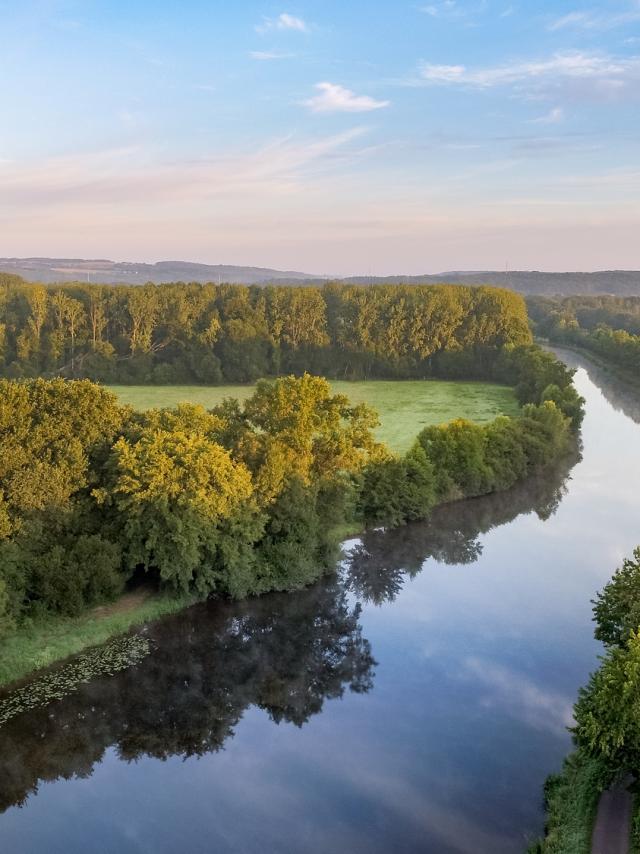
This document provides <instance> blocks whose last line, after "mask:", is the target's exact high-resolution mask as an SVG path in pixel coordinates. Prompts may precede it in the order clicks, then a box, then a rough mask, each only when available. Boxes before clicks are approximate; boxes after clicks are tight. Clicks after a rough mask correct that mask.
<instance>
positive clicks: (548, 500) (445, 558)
mask: <svg viewBox="0 0 640 854" xmlns="http://www.w3.org/2000/svg"><path fill="white" fill-rule="evenodd" d="M579 461H580V454H579V451H578V449H577V448H576V449H574V450H573V452H572V453H571V454H569V455H567V457H566V458H565V459H564V460H563V461H562V462H561V463H560V464H559V465H558V466H556V467H554V468H553V469H550V470H548V471H547V472H545V474H544V475H540V476H537V477H533V478H530V479H529V480H528V481H527V482H526V483H523V484H520V485H519V486H516V487H514V488H513V489H510V490H508V491H506V492H503V493H498V494H496V495H486V496H483V497H482V498H475V499H471V500H467V501H457V502H455V503H453V504H448V505H445V506H443V507H439V508H437V509H436V510H435V511H434V513H433V514H432V516H431V518H430V519H429V521H428V522H415V523H412V524H410V525H407V526H405V527H402V528H396V529H394V530H390V531H384V530H380V529H379V530H374V531H368V532H367V533H366V534H365V535H364V536H363V537H362V538H361V539H360V540H359V541H358V542H357V543H356V544H355V545H354V546H353V547H352V548H351V549H350V550H349V553H348V558H347V561H346V562H345V570H344V572H345V584H346V587H347V589H349V590H350V591H351V592H352V593H354V594H355V596H357V597H358V598H359V599H362V600H363V601H365V602H372V603H374V604H375V605H381V604H383V603H384V602H392V601H393V600H394V599H395V598H396V597H397V596H398V594H399V593H400V591H401V590H402V587H403V584H404V581H405V579H406V578H407V577H408V578H413V577H414V576H415V575H416V574H417V573H418V572H420V570H421V569H422V567H423V566H424V563H425V561H426V560H428V559H429V558H432V559H434V560H436V561H437V562H438V563H444V564H449V565H460V564H470V563H474V562H475V561H477V560H478V559H479V558H480V556H481V555H482V542H481V539H480V536H481V535H482V534H486V533H487V532H488V531H490V530H491V529H492V528H495V527H497V526H499V525H506V524H508V523H509V522H512V521H513V520H514V519H515V518H516V517H517V516H520V515H522V514H527V513H535V514H536V516H537V517H538V518H539V519H541V520H543V521H545V520H547V519H549V518H550V517H551V516H553V514H554V513H555V512H556V511H557V509H558V507H559V505H560V502H561V501H562V498H563V496H564V495H565V494H566V492H567V482H568V479H569V476H570V471H571V469H572V468H573V466H574V465H576V463H578V462H579Z"/></svg>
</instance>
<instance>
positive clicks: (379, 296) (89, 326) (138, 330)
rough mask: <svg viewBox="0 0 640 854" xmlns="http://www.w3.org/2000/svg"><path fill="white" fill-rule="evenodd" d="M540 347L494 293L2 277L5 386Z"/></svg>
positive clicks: (400, 366) (392, 364) (514, 308)
mask: <svg viewBox="0 0 640 854" xmlns="http://www.w3.org/2000/svg"><path fill="white" fill-rule="evenodd" d="M530 341H531V334H530V331H529V326H528V321H527V313H526V306H525V304H524V301H523V299H522V297H520V296H518V295H516V294H514V293H512V292H510V291H506V290H501V289H498V288H491V287H478V288H474V287H461V286H456V285H430V286H423V287H419V286H416V287H409V286H391V285H389V286H375V287H360V286H355V285H354V286H346V285H325V286H323V287H291V286H289V287H287V286H282V287H276V286H274V287H259V286H244V285H226V284H222V285H214V284H205V285H202V284H183V283H177V284H167V285H153V284H147V285H144V286H140V287H139V286H106V285H105V286H102V285H86V284H69V285H63V286H56V285H50V286H44V285H34V284H27V283H25V282H23V281H22V280H21V279H20V278H19V277H17V276H12V275H9V274H0V376H4V377H6V378H8V379H20V378H23V377H25V378H27V377H37V376H44V377H48V378H54V377H58V376H59V377H65V378H70V379H75V378H88V379H93V380H96V381H98V382H102V383H122V384H185V383H187V384H189V383H205V384H209V385H214V384H219V383H249V382H254V381H255V380H256V379H259V378H263V377H269V376H278V375H281V374H288V373H295V374H298V373H303V372H304V371H305V370H306V371H310V372H312V373H315V374H321V375H323V376H326V377H329V378H339V379H366V378H368V377H380V378H384V377H390V378H393V377H404V378H407V377H415V378H423V377H426V376H445V377H446V376H452V377H456V376H464V377H466V378H475V377H476V376H482V374H483V372H486V367H485V366H484V364H483V363H482V353H483V351H484V350H485V349H487V348H488V349H489V350H495V349H496V348H500V347H503V346H505V345H507V344H514V345H517V344H527V343H529V342H530Z"/></svg>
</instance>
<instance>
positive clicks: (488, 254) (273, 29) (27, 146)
mask: <svg viewBox="0 0 640 854" xmlns="http://www.w3.org/2000/svg"><path fill="white" fill-rule="evenodd" d="M530 5H531V4H524V3H522V2H511V1H510V0H418V2H402V3H396V2H394V3H391V2H387V3H381V2H378V3H363V2H360V0H355V2H352V3H349V4H341V3H338V2H335V0H327V2H324V3H319V2H306V3H305V2H296V3H294V4H288V3H282V4H280V3H277V4H274V3H271V2H252V1H250V2H245V3H242V4H241V5H240V6H236V7H235V8H232V6H231V4H227V3H222V2H210V1H209V2H200V0H195V2H186V3H184V4H181V5H180V6H178V5H177V4H175V3H172V2H167V0H158V2H155V3H153V4H152V3H150V2H148V1H147V0H140V2H138V3H135V4H128V3H125V2H123V0H110V2H107V0H92V2H88V3H87V2H81V0H49V2H46V3H42V2H32V0H25V2H23V3H21V4H20V6H19V8H18V4H15V3H12V2H1V0H0V12H1V13H2V19H3V25H4V44H5V49H4V51H3V55H2V57H1V58H0V73H1V76H2V81H3V84H4V85H3V87H2V89H1V90H0V91H1V93H2V94H1V99H0V103H1V104H2V114H3V119H4V121H3V130H4V133H3V134H2V136H1V137H0V234H1V238H0V256H5V257H6V256H52V257H76V258H78V257H85V258H114V259H123V260H125V259H126V260H132V261H150V262H153V261H156V260H159V259H163V258H173V259H183V260H188V261H198V262H202V263H212V264H239V265H254V266H264V267H273V268H276V269H295V270H301V271H306V272H312V273H319V274H330V275H352V274H367V273H370V274H372V275H373V274H375V275H385V274H393V273H399V272H400V273H405V274H419V273H436V272H440V271H444V270H463V269H476V270H478V269H484V270H491V269H504V267H505V265H507V264H508V265H509V267H510V268H511V269H538V270H595V269H614V268H617V269H638V268H640V243H639V241H638V239H637V235H638V233H639V226H640V203H639V201H638V200H639V199H640V192H639V191H640V168H639V167H638V162H640V160H639V153H640V151H639V149H640V111H639V110H638V106H639V102H640V0H612V2H601V3H593V4H590V3H589V2H585V3H581V2H580V0H575V2H564V1H563V2H549V0H541V2H539V3H537V4H535V8H534V9H531V8H530Z"/></svg>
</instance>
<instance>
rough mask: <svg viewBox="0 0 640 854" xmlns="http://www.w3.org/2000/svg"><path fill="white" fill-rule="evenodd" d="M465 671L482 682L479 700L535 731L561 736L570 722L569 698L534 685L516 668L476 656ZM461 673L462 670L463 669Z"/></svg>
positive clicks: (465, 663)
mask: <svg viewBox="0 0 640 854" xmlns="http://www.w3.org/2000/svg"><path fill="white" fill-rule="evenodd" d="M464 666H465V668H464V669H465V670H466V673H467V674H468V675H469V676H471V677H472V678H474V679H476V680H477V681H478V682H479V683H480V684H481V685H482V684H484V685H485V687H486V689H487V693H486V694H485V696H484V697H483V698H482V700H481V702H482V703H483V705H484V706H486V707H490V708H492V707H495V708H498V709H500V711H501V712H502V713H503V714H505V713H506V714H509V715H511V716H512V717H514V718H516V719H517V720H521V721H523V722H524V723H526V724H528V725H529V726H531V727H533V728H534V729H537V730H547V731H549V732H552V733H554V734H557V735H564V733H566V730H567V727H570V726H571V725H572V723H573V711H572V704H571V700H570V699H569V698H568V697H567V696H565V695H564V694H560V693H558V692H556V691H553V690H549V689H547V688H545V687H544V686H542V685H539V684H537V683H536V682H535V681H534V680H533V679H529V678H528V677H526V676H524V675H523V674H521V673H519V672H518V671H515V670H512V669H510V668H508V667H504V666H503V665H501V664H497V663H495V662H492V661H489V660H487V659H482V658H478V657H475V656H471V657H469V658H468V659H467V660H466V661H465V662H464ZM463 673H464V671H463Z"/></svg>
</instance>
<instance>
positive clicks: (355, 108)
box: [303, 82, 390, 113]
mask: <svg viewBox="0 0 640 854" xmlns="http://www.w3.org/2000/svg"><path fill="white" fill-rule="evenodd" d="M315 88H316V89H317V91H318V94H317V95H314V96H313V98H309V99H308V100H306V101H303V104H304V105H305V106H306V107H308V108H309V109H310V110H311V111H312V112H313V113H368V112H370V111H371V110H380V109H382V108H383V107H388V106H389V104H390V101H377V100H376V99H375V98H371V97H370V96H369V95H356V94H355V92H352V91H351V89H346V88H345V87H344V86H340V85H339V84H337V83H327V82H323V83H316V85H315Z"/></svg>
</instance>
